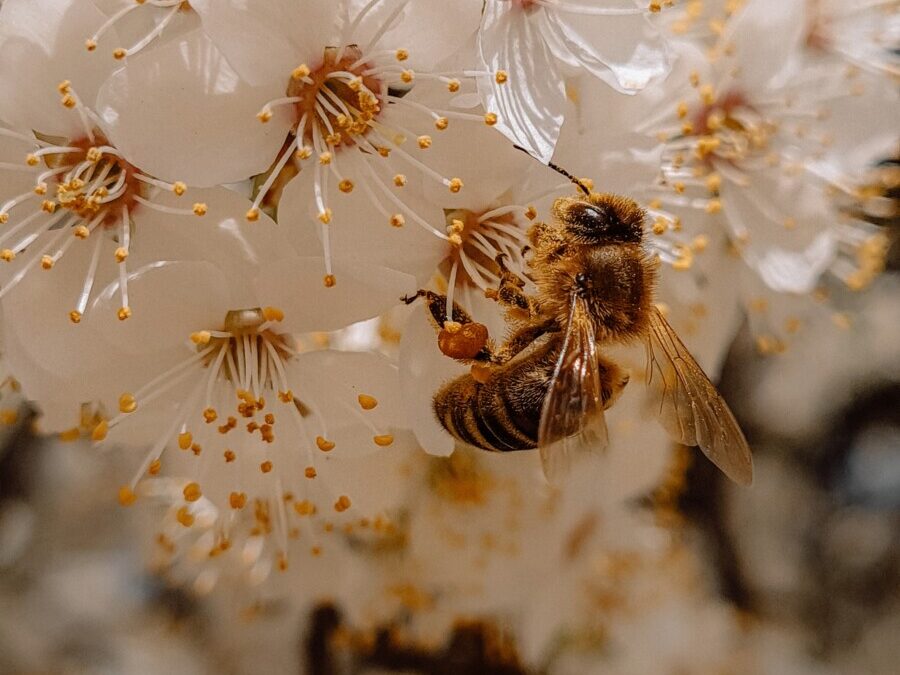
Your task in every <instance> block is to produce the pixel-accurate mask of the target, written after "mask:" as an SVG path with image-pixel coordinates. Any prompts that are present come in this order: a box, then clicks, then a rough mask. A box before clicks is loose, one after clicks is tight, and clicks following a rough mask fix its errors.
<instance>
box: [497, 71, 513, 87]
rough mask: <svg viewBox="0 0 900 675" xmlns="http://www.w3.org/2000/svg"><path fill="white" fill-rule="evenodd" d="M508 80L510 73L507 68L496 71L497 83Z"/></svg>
mask: <svg viewBox="0 0 900 675" xmlns="http://www.w3.org/2000/svg"><path fill="white" fill-rule="evenodd" d="M507 80H509V74H508V73H507V72H506V71H505V70H498V71H497V72H496V73H494V81H495V82H496V83H497V84H506V82H507Z"/></svg>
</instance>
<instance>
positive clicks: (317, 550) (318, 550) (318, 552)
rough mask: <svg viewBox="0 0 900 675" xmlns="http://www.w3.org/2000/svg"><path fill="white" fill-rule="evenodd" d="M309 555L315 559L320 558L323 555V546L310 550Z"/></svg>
mask: <svg viewBox="0 0 900 675" xmlns="http://www.w3.org/2000/svg"><path fill="white" fill-rule="evenodd" d="M309 554H310V555H311V556H313V557H316V558H318V557H319V556H320V555H322V547H321V546H313V547H311V548H310V549H309Z"/></svg>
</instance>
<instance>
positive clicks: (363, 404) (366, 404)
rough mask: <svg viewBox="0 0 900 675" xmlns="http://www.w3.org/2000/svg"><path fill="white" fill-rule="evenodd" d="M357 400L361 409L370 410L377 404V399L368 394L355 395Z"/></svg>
mask: <svg viewBox="0 0 900 675" xmlns="http://www.w3.org/2000/svg"><path fill="white" fill-rule="evenodd" d="M357 400H358V401H359V407H360V408H362V409H363V410H372V409H373V408H374V407H375V406H377V405H378V399H377V398H375V397H374V396H369V395H368V394H360V395H359V396H357Z"/></svg>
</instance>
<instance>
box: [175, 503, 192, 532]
mask: <svg viewBox="0 0 900 675" xmlns="http://www.w3.org/2000/svg"><path fill="white" fill-rule="evenodd" d="M175 520H177V521H178V522H179V523H181V524H182V525H184V526H185V527H190V526H191V525H193V524H194V516H193V515H191V512H190V511H189V510H188V507H186V506H182V507H181V508H180V509H178V512H177V513H176V514H175Z"/></svg>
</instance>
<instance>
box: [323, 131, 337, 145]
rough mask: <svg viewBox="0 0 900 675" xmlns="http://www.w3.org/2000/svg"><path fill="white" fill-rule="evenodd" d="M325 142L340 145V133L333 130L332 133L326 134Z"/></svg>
mask: <svg viewBox="0 0 900 675" xmlns="http://www.w3.org/2000/svg"><path fill="white" fill-rule="evenodd" d="M325 143H327V144H328V145H340V143H341V135H340V133H338V132H334V133H333V134H328V135H327V136H325Z"/></svg>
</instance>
